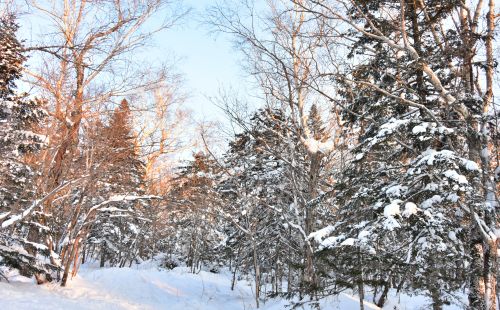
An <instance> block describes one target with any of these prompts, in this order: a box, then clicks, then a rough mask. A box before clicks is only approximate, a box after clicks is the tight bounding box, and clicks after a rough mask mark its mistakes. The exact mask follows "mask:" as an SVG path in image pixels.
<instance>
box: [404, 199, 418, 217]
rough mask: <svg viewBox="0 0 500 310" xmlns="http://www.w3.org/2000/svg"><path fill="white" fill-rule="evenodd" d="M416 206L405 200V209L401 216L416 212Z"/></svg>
mask: <svg viewBox="0 0 500 310" xmlns="http://www.w3.org/2000/svg"><path fill="white" fill-rule="evenodd" d="M417 212H418V207H417V205H416V204H414V203H413V202H407V203H406V204H405V209H404V211H403V213H402V215H403V216H406V217H409V216H410V215H413V214H417Z"/></svg>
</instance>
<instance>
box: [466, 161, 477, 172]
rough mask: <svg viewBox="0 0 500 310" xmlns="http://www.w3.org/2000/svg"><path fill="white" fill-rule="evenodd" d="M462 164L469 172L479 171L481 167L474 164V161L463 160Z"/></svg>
mask: <svg viewBox="0 0 500 310" xmlns="http://www.w3.org/2000/svg"><path fill="white" fill-rule="evenodd" d="M462 163H463V165H464V167H465V169H467V170H469V171H479V166H478V165H477V163H476V162H474V161H472V160H468V159H463V160H462Z"/></svg>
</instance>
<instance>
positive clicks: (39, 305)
mask: <svg viewBox="0 0 500 310" xmlns="http://www.w3.org/2000/svg"><path fill="white" fill-rule="evenodd" d="M346 241H347V240H346ZM8 276H9V279H10V283H6V282H0V300H1V301H2V302H1V305H2V307H1V308H2V309H5V310H10V309H16V310H18V309H19V310H23V309H30V310H37V309H51V310H58V309H75V310H79V309H82V310H83V309H95V310H99V309H103V310H114V309H116V310H118V309H141V310H142V309H144V310H154V309H158V310H159V309H169V310H187V309H189V310H191V309H193V310H194V309H206V310H212V309H213V310H221V309H232V310H233V309H234V310H239V309H241V310H243V309H248V310H252V309H256V307H255V301H254V297H253V287H252V283H251V282H250V281H247V280H240V281H238V282H237V283H236V286H235V290H234V291H231V290H230V286H231V274H230V273H229V272H228V271H222V272H221V273H219V274H214V273H210V272H207V271H200V272H199V273H195V274H193V273H190V272H189V268H185V267H177V268H175V269H173V270H163V269H159V268H157V267H156V265H155V264H154V263H151V261H149V262H146V263H143V264H142V265H138V266H135V267H133V268H103V269H99V268H96V267H94V266H91V265H83V266H82V267H81V270H80V273H79V275H78V276H76V277H75V278H73V279H71V280H70V281H69V283H68V286H67V287H65V288H62V287H60V286H59V285H57V284H45V285H35V284H34V280H31V279H27V278H24V277H21V276H19V275H18V274H16V273H12V274H10V275H8ZM371 298H372V296H371V293H370V290H369V289H368V288H367V292H366V299H367V300H371ZM295 301H297V300H296V299H295ZM308 301H309V298H307V299H305V300H304V302H305V304H304V307H299V309H315V308H314V307H313V306H311V305H309V304H308ZM429 303H430V300H429V299H427V298H426V297H423V296H409V295H405V294H396V293H395V292H394V290H391V291H390V293H389V299H388V301H387V303H386V305H385V307H384V308H383V309H421V308H422V309H424V308H425V307H426V306H428V305H429ZM289 305H290V300H286V299H269V300H267V301H264V300H262V301H261V307H260V309H262V310H282V309H288V308H289ZM319 306H320V307H321V309H342V310H357V309H359V297H358V296H356V295H354V294H351V293H350V292H349V291H346V292H344V293H341V294H339V295H336V296H329V297H327V298H325V299H321V300H320V301H319ZM364 306H365V309H380V308H379V307H377V306H375V305H374V304H373V303H371V302H368V301H366V300H365V301H364ZM445 309H447V310H451V309H459V308H457V307H456V306H451V307H448V306H447V307H445Z"/></svg>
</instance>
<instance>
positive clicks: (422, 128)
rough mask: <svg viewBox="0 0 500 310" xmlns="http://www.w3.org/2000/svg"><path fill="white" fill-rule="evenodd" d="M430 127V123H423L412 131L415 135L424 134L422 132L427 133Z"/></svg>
mask: <svg viewBox="0 0 500 310" xmlns="http://www.w3.org/2000/svg"><path fill="white" fill-rule="evenodd" d="M428 125H429V124H428V123H422V124H420V125H417V126H415V127H413V129H412V130H411V132H412V133H413V134H414V135H416V134H419V133H422V132H427V127H428Z"/></svg>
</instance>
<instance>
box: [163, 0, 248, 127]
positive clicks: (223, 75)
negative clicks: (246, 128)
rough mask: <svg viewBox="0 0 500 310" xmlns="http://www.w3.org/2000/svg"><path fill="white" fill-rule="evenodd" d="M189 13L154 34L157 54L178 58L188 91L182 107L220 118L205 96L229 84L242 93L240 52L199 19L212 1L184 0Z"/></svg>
mask: <svg viewBox="0 0 500 310" xmlns="http://www.w3.org/2000/svg"><path fill="white" fill-rule="evenodd" d="M185 3H186V5H187V6H189V7H191V9H192V11H191V13H190V14H189V15H188V16H187V17H186V18H185V19H184V20H183V21H182V22H181V24H180V25H177V26H175V27H174V28H172V29H169V30H167V31H165V32H164V33H161V34H159V35H158V36H157V37H156V40H155V41H156V44H155V45H156V47H155V48H156V49H158V50H159V52H160V53H162V52H168V53H172V54H173V55H175V56H176V57H178V58H180V61H179V62H178V63H177V65H176V67H177V69H178V70H179V72H180V73H181V74H183V75H184V78H185V81H186V84H185V89H186V90H187V92H188V94H189V98H188V100H187V102H186V106H187V107H188V108H190V109H191V110H193V112H194V114H195V116H196V118H198V119H199V120H202V119H205V120H211V119H218V120H222V119H223V118H224V116H223V114H222V112H221V111H219V109H218V108H217V107H215V106H214V105H212V104H211V103H210V101H209V100H208V98H207V97H211V96H215V95H217V92H218V90H219V88H221V87H232V88H234V89H236V90H238V91H239V92H244V91H245V89H246V84H247V83H248V77H247V76H246V75H245V74H244V72H243V71H242V70H241V67H240V66H239V62H240V61H241V58H240V55H239V54H238V52H237V51H236V50H235V49H234V48H233V46H232V43H231V41H230V38H229V37H227V36H225V35H214V34H210V33H209V29H208V27H207V26H205V25H203V24H202V23H201V22H200V20H201V19H202V14H204V11H205V9H206V7H207V6H209V5H211V4H214V0H186V1H185Z"/></svg>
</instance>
